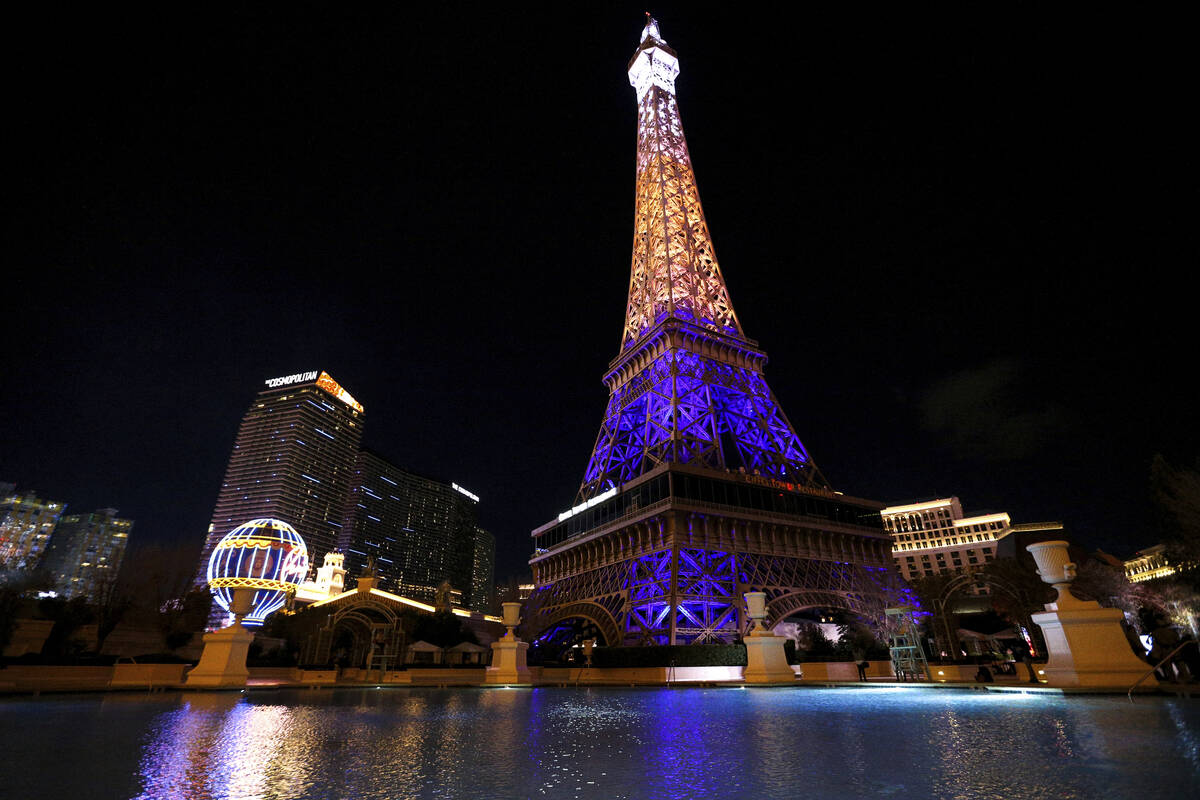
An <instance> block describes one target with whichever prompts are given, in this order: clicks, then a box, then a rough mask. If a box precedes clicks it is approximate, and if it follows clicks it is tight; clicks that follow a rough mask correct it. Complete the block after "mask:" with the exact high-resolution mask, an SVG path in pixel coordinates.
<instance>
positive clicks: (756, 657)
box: [742, 631, 796, 683]
mask: <svg viewBox="0 0 1200 800" xmlns="http://www.w3.org/2000/svg"><path fill="white" fill-rule="evenodd" d="M743 641H744V642H745V644H746V669H745V671H744V672H743V673H742V678H743V680H745V681H746V683H795V682H796V673H795V672H794V671H793V670H792V668H791V667H790V666H789V665H788V663H787V655H786V654H785V653H784V651H783V643H784V642H786V641H787V639H786V638H785V637H783V636H776V635H775V634H773V633H759V632H757V631H756V632H755V633H752V634H750V635H749V636H747V637H746V638H745V639H744V640H743Z"/></svg>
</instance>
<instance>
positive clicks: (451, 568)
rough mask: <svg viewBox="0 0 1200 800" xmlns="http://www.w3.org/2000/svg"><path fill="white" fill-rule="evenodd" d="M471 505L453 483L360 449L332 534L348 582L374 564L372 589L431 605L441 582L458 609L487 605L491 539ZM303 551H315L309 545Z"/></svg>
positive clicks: (474, 500)
mask: <svg viewBox="0 0 1200 800" xmlns="http://www.w3.org/2000/svg"><path fill="white" fill-rule="evenodd" d="M478 507H479V497H478V496H476V495H475V494H474V493H472V492H471V491H469V490H468V489H465V488H463V487H462V486H459V485H458V484H457V483H452V482H446V481H440V480H437V479H434V478H429V477H426V476H423V475H419V474H417V473H415V472H411V471H409V470H406V469H403V468H401V467H398V466H396V465H395V464H393V463H391V462H390V461H388V460H387V459H386V458H384V457H383V456H381V455H379V454H378V453H375V452H373V451H370V450H365V449H364V450H362V451H361V452H360V453H359V454H358V457H357V459H356V461H355V466H354V471H353V476H352V479H351V481H350V491H349V499H348V501H347V503H346V511H345V514H344V516H343V518H342V521H341V535H340V537H339V539H338V548H339V549H340V550H341V551H342V553H344V554H345V569H346V572H347V578H346V585H347V588H353V586H354V585H355V582H356V579H357V578H359V577H361V576H364V575H367V573H368V571H371V570H373V573H374V577H375V578H376V579H377V583H376V584H375V585H376V586H378V587H379V588H381V589H386V590H387V591H389V592H394V593H396V594H398V595H401V596H403V597H408V598H412V599H414V600H420V601H422V602H427V603H432V602H434V600H435V598H436V594H437V588H438V586H439V585H440V584H441V583H442V582H443V581H447V582H449V583H450V585H451V586H452V587H453V588H454V589H455V590H456V592H457V593H458V594H455V595H454V597H455V598H456V600H457V601H458V602H459V603H461V605H462V606H463V607H465V608H469V609H471V610H473V611H479V612H484V611H486V610H488V603H489V600H490V591H489V587H490V586H491V584H492V572H493V569H494V565H495V559H496V553H495V542H494V540H493V538H492V535H491V534H490V533H488V532H487V531H485V530H483V529H482V528H480V527H479V525H478V519H477V517H478ZM309 554H310V557H311V558H314V559H315V558H317V557H318V554H317V553H316V552H314V551H313V549H312V548H311V547H310V548H309Z"/></svg>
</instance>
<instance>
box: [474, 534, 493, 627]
mask: <svg viewBox="0 0 1200 800" xmlns="http://www.w3.org/2000/svg"><path fill="white" fill-rule="evenodd" d="M495 578H496V537H494V536H492V534H491V533H489V532H488V531H486V530H484V529H483V528H481V527H479V526H478V525H476V526H475V549H474V550H472V552H471V603H470V607H471V610H472V611H478V612H480V613H481V614H482V613H485V612H488V611H491V610H492V609H493V607H494V606H495V604H496V599H495V595H494V594H493V592H492V588H493V587H492V582H493V581H494V580H495Z"/></svg>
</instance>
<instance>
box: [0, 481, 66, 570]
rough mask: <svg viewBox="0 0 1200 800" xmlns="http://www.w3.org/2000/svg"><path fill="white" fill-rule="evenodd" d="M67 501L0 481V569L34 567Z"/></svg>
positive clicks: (43, 551)
mask: <svg viewBox="0 0 1200 800" xmlns="http://www.w3.org/2000/svg"><path fill="white" fill-rule="evenodd" d="M66 508H67V504H66V503H62V502H58V501H56V500H44V499H42V498H39V497H38V496H37V493H36V492H32V491H27V492H18V491H16V486H15V485H14V484H11V483H0V569H12V570H33V569H36V568H37V567H38V565H39V563H40V562H41V560H42V557H43V555H44V554H45V552H46V547H47V545H48V544H49V543H50V538H51V535H52V534H53V533H54V530H55V527H56V526H57V525H58V523H59V520H60V519H61V517H62V514H63V512H64V511H66Z"/></svg>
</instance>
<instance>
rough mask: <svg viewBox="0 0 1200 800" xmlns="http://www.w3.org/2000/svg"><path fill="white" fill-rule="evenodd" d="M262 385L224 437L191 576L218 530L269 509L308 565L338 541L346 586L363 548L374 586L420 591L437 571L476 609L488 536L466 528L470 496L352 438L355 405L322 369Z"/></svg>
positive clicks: (489, 548) (429, 592)
mask: <svg viewBox="0 0 1200 800" xmlns="http://www.w3.org/2000/svg"><path fill="white" fill-rule="evenodd" d="M265 387H266V388H264V389H263V390H262V391H261V392H259V394H258V396H257V397H255V399H254V402H253V403H252V404H251V406H250V409H249V410H248V411H247V412H246V415H245V417H243V418H242V423H241V426H240V427H239V429H238V433H237V437H236V439H235V440H234V447H233V453H232V454H231V455H230V458H229V466H228V467H227V468H226V471H225V478H224V480H223V481H222V484H221V489H220V491H219V493H218V496H217V502H216V507H215V508H214V510H213V516H212V522H211V524H210V525H209V528H208V535H207V537H206V539H205V543H204V548H203V550H202V552H201V558H200V564H199V569H198V572H197V582H198V583H200V582H203V581H204V580H205V575H206V570H207V566H208V559H209V556H210V554H211V553H212V549H213V547H214V546H215V545H216V544H217V542H219V541H220V540H221V538H222V537H223V536H224V535H225V534H227V533H229V531H231V530H233V529H234V528H236V527H237V526H238V525H241V524H242V523H244V522H248V521H250V520H252V519H258V518H261V517H274V518H276V519H281V520H283V521H284V522H287V523H288V524H290V525H291V526H292V527H294V528H295V529H296V531H297V532H298V533H299V534H300V536H301V537H302V538H303V539H304V542H305V544H306V545H307V547H308V553H309V561H310V563H311V564H312V566H313V568H314V569H315V568H316V567H318V566H319V565H320V564H321V563H322V561H323V557H324V555H325V554H326V553H329V552H333V551H338V550H340V551H342V552H343V553H344V554H345V556H346V558H345V567H346V570H347V573H348V580H347V585H348V586H353V584H354V579H355V578H357V577H358V576H359V575H362V574H363V573H364V572H365V571H366V570H367V568H368V559H370V564H371V565H373V567H374V569H375V571H376V575H377V577H378V578H379V581H380V586H381V588H386V589H388V590H389V591H392V592H395V593H397V594H400V595H403V596H407V597H413V598H414V599H427V598H428V599H432V598H433V596H434V592H435V590H436V587H437V585H438V584H440V583H441V582H442V581H444V580H446V581H449V582H450V583H451V585H452V586H453V587H454V588H455V589H457V590H458V591H459V592H461V593H462V594H461V597H462V602H463V604H464V605H466V606H468V607H470V608H472V609H476V607H477V606H478V609H477V610H482V608H483V606H484V605H485V604H486V602H487V598H486V596H480V595H485V593H483V592H478V591H476V590H475V588H474V587H476V586H477V585H480V586H488V585H490V584H491V580H492V577H491V569H492V563H493V560H494V545H493V543H492V539H491V537H490V535H487V534H486V532H477V528H478V526H477V524H476V506H477V505H478V500H479V498H477V497H475V496H474V495H471V494H470V493H469V492H466V491H465V490H462V489H461V488H459V487H456V485H455V484H449V483H444V482H441V481H437V480H433V479H431V478H425V477H423V476H419V475H416V474H414V473H410V472H408V471H406V470H403V469H401V468H400V467H397V466H395V465H394V464H391V463H390V462H388V461H387V460H386V459H384V458H383V457H382V456H380V455H378V454H377V453H373V452H371V451H367V450H363V449H362V448H361V442H362V435H363V427H364V423H365V419H366V413H365V410H364V408H363V406H362V405H361V404H360V403H359V402H358V401H357V400H355V399H354V397H353V396H352V395H351V394H350V393H349V392H348V391H347V390H346V389H344V388H343V387H342V386H341V385H340V384H338V383H337V381H335V380H334V379H333V377H332V376H330V375H329V373H327V372H321V371H312V372H301V373H296V374H294V375H286V376H282V377H278V378H270V379H268V380H267V381H265ZM480 533H482V536H481V535H480ZM477 550H480V551H481V552H479V553H478V555H477V553H476V551H477ZM482 551H486V552H482ZM476 570H486V575H476Z"/></svg>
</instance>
